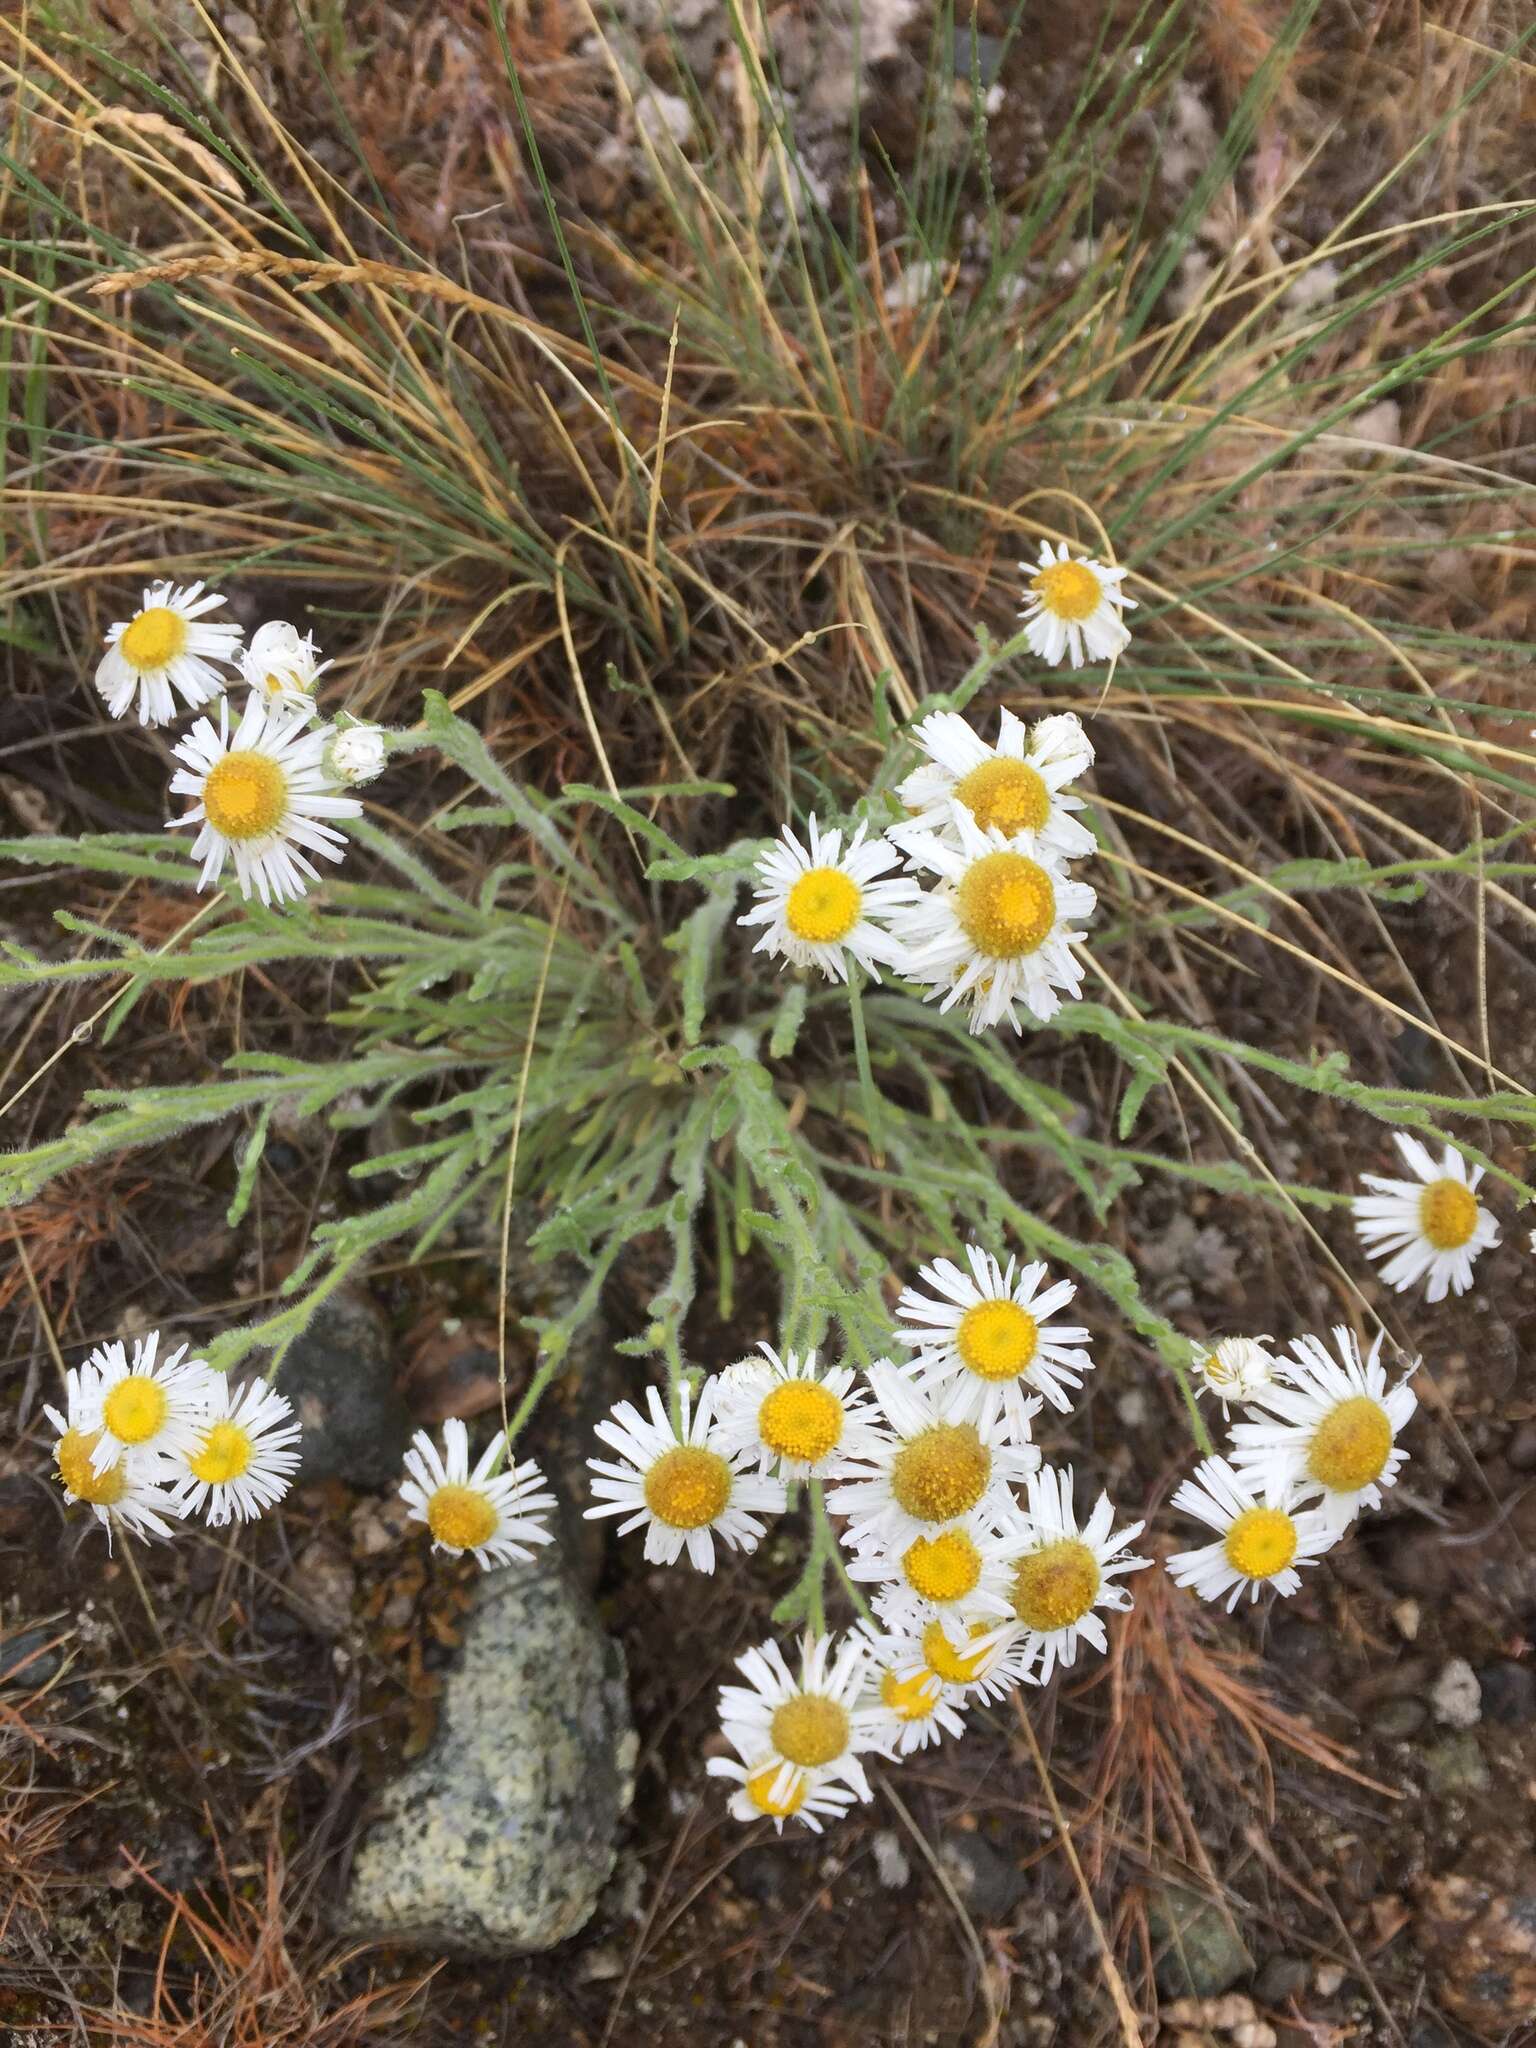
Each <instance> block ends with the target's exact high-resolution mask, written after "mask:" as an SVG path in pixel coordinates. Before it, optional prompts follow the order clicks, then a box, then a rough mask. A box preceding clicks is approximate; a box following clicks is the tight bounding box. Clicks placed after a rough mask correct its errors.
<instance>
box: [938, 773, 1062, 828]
mask: <svg viewBox="0 0 1536 2048" xmlns="http://www.w3.org/2000/svg"><path fill="white" fill-rule="evenodd" d="M955 797H956V800H957V801H958V802H960V803H962V804H964V805H965V807H966V809H967V810H968V811H969V812H970V814H971V816H972V817H973V818H974V819H975V820H976V822H977V824H978V825H979V826H980V827H981V829H982V830H983V832H985V831H986V829H987V827H988V826H989V825H995V826H996V827H997V829H998V830H999V831H1000V832H1003V833H1006V834H1007V835H1008V837H1009V838H1012V836H1013V834H1014V833H1015V832H1039V831H1042V830H1043V829H1044V827H1045V822H1046V820H1047V819H1048V818H1049V817H1050V815H1051V792H1050V791H1049V790H1048V789H1047V788H1046V786H1045V783H1044V782H1043V781H1042V780H1041V777H1040V775H1039V773H1038V771H1037V770H1035V769H1033V768H1031V767H1030V766H1029V764H1028V762H1027V761H1011V760H1007V759H1005V758H1002V757H999V758H997V759H995V760H991V761H983V762H982V764H981V766H980V767H979V768H973V769H972V770H971V772H970V774H969V775H962V776H961V778H960V780H959V781H958V782H957V783H956V784H955Z"/></svg>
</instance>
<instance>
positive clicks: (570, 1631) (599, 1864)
mask: <svg viewBox="0 0 1536 2048" xmlns="http://www.w3.org/2000/svg"><path fill="white" fill-rule="evenodd" d="M636 1747H637V1745H636V1740H635V1734H634V1729H633V1727H632V1725H631V1722H630V1716H629V1701H628V1697H627V1694H626V1690H625V1684H624V1661H623V1657H622V1655H621V1653H620V1651H619V1649H618V1646H617V1645H616V1644H615V1643H613V1642H611V1641H609V1639H608V1638H607V1637H606V1636H605V1635H604V1634H603V1632H602V1630H601V1629H600V1628H599V1626H598V1623H597V1618H596V1616H595V1615H594V1613H593V1612H592V1609H591V1607H590V1605H589V1603H588V1602H587V1601H586V1599H585V1598H584V1597H583V1596H582V1595H581V1594H580V1593H579V1592H578V1591H577V1589H576V1588H575V1587H574V1586H573V1584H572V1583H571V1581H570V1579H569V1578H568V1576H567V1575H566V1574H565V1572H564V1571H563V1570H562V1569H561V1568H560V1567H559V1565H558V1564H551V1563H547V1562H545V1561H544V1560H542V1559H540V1560H539V1561H537V1562H535V1563H534V1564H531V1565H511V1566H507V1567H506V1568H504V1569H502V1570H500V1571H494V1572H489V1573H487V1574H486V1576H485V1578H484V1579H483V1580H482V1581H481V1584H480V1586H479V1588H478V1590H477V1593H476V1600H475V1606H474V1608H473V1610H472V1612H471V1614H470V1618H469V1621H468V1623H467V1625H466V1628H465V1634H464V1647H463V1651H462V1653H461V1655H460V1658H459V1662H458V1664H457V1666H456V1667H455V1668H454V1669H453V1670H452V1671H450V1673H449V1674H448V1677H447V1682H446V1685H445V1688H444V1692H443V1700H442V1708H441V1714H440V1719H439V1726H438V1734H437V1738H436V1740H435V1741H434V1743H433V1745H432V1747H431V1749H430V1750H429V1751H428V1753H427V1754H426V1755H425V1756H424V1757H423V1758H422V1759H421V1761H420V1762H419V1763H416V1764H414V1765H412V1766H411V1768H410V1769H409V1770H407V1771H406V1772H405V1773H404V1775H403V1776H401V1777H400V1778H398V1779H396V1780H395V1781H394V1783H393V1784H391V1785H389V1786H388V1787H387V1788H386V1789H385V1791H384V1793H383V1794H382V1797H381V1800H380V1812H379V1817H378V1819H377V1820H376V1821H375V1822H374V1824H373V1825H372V1826H371V1827H370V1828H369V1829H368V1831H367V1833H366V1835H365V1836H364V1839H363V1841H362V1843H361V1845H360V1847H359V1849H358V1851H357V1854H356V1857H355V1858H354V1860H353V1865H352V1875H351V1882H350V1885H349V1888H348V1892H347V1896H346V1898H345V1900H344V1901H343V1903H342V1906H341V1910H340V1914H339V1919H340V1922H341V1925H342V1926H343V1928H344V1929H345V1931H346V1932H348V1933H351V1934H358V1935H366V1936H370V1937H374V1938H378V1939H381V1940H392V1941H398V1942H404V1943H410V1944H414V1945H419V1946H424V1947H428V1948H434V1949H448V1950H455V1951H458V1952H459V1953H461V1954H469V1955H477V1956H500V1955H521V1954H526V1953H529V1952H530V1951H533V1950H538V1949H546V1948H552V1947H553V1946H554V1944H555V1943H556V1942H558V1941H564V1940H566V1939H567V1937H569V1936H570V1935H572V1934H575V1933H576V1932H577V1931H578V1930H579V1929H580V1928H581V1927H583V1926H585V1924H586V1922H587V1920H588V1919H589V1918H590V1916H591V1913H592V1909H593V1907H594V1905H595V1904H596V1903H597V1896H598V1893H599V1892H600V1891H601V1890H602V1888H603V1886H604V1885H605V1884H606V1883H607V1881H608V1878H609V1876H610V1875H611V1874H612V1870H613V1864H614V1857H615V1837H616V1835H617V1831H618V1826H619V1821H620V1818H621V1817H622V1815H623V1813H624V1812H625V1810H626V1808H627V1807H628V1805H629V1802H630V1798H631V1796H632V1793H633V1790H634V1763H635V1753H636Z"/></svg>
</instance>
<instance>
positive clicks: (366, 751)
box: [325, 725, 389, 789]
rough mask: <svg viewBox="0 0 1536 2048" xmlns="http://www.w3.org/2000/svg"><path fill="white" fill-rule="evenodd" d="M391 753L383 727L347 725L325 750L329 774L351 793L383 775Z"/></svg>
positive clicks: (332, 738) (335, 732)
mask: <svg viewBox="0 0 1536 2048" xmlns="http://www.w3.org/2000/svg"><path fill="white" fill-rule="evenodd" d="M388 757H389V750H388V748H387V746H386V745H385V735H384V728H383V726H382V725H344V726H342V727H341V728H340V729H339V730H337V731H333V732H332V734H331V743H330V745H329V746H328V747H327V748H326V750H325V768H326V773H327V774H328V775H330V776H331V777H332V778H333V780H335V781H337V782H344V783H345V784H346V785H347V787H348V788H349V789H356V788H357V787H358V785H359V784H360V783H364V782H372V781H373V779H374V777H375V776H378V775H382V774H383V773H384V768H385V764H386V762H387V760H388Z"/></svg>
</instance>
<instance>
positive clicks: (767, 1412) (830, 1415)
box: [757, 1380, 843, 1465]
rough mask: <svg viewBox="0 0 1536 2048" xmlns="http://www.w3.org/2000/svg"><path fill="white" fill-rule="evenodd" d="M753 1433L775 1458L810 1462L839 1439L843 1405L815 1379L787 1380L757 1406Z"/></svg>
mask: <svg viewBox="0 0 1536 2048" xmlns="http://www.w3.org/2000/svg"><path fill="white" fill-rule="evenodd" d="M757 1433H758V1435H759V1437H760V1438H761V1439H762V1443H763V1448H764V1449H765V1450H769V1451H772V1452H773V1454H774V1456H775V1457H776V1458H793V1459H795V1460H796V1461H797V1462H800V1463H804V1464H806V1465H814V1464H815V1463H816V1462H817V1460H818V1459H820V1458H824V1457H826V1456H827V1454H828V1452H830V1451H835V1450H836V1449H837V1446H838V1444H839V1443H840V1442H841V1441H842V1435H843V1404H842V1402H841V1401H839V1400H838V1398H837V1396H836V1394H834V1393H833V1392H831V1390H830V1389H829V1388H827V1387H824V1386H821V1385H820V1384H819V1383H818V1382H817V1381H815V1380H787V1381H785V1382H784V1383H783V1384H782V1385H781V1386H777V1387H775V1388H774V1389H773V1391H772V1393H771V1394H769V1395H768V1397H767V1398H766V1400H765V1401H764V1402H763V1405H762V1407H761V1408H759V1409H758V1411H757Z"/></svg>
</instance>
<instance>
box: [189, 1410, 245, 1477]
mask: <svg viewBox="0 0 1536 2048" xmlns="http://www.w3.org/2000/svg"><path fill="white" fill-rule="evenodd" d="M255 1455H256V1444H255V1441H254V1439H253V1438H252V1436H251V1433H250V1431H249V1430H248V1429H242V1428H241V1426H240V1424H239V1423H238V1422H215V1423H214V1424H212V1426H211V1427H210V1428H209V1430H208V1433H207V1435H206V1436H205V1437H204V1438H203V1441H202V1445H201V1447H200V1449H199V1450H198V1452H197V1454H196V1456H195V1457H192V1458H189V1459H188V1460H187V1464H188V1467H189V1469H190V1470H191V1473H192V1477H193V1478H194V1479H201V1480H202V1481H203V1482H204V1484H205V1485H207V1486H223V1485H225V1484H226V1483H227V1482H228V1481H229V1480H231V1479H238V1478H239V1477H240V1475H241V1473H242V1472H244V1471H245V1470H246V1468H247V1466H248V1465H249V1464H250V1462H251V1460H252V1458H254V1457H255Z"/></svg>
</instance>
